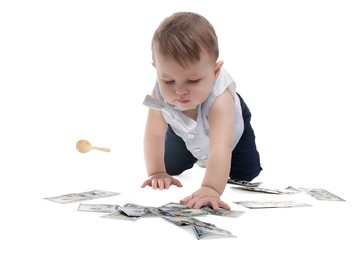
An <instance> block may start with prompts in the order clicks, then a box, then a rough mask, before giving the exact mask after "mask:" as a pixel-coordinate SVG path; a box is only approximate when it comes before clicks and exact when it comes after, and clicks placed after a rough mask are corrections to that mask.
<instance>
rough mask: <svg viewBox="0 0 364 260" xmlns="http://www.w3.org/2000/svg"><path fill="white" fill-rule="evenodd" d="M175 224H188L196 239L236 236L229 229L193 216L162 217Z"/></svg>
mask: <svg viewBox="0 0 364 260" xmlns="http://www.w3.org/2000/svg"><path fill="white" fill-rule="evenodd" d="M163 218H164V219H165V220H167V221H170V222H172V223H173V224H175V225H177V226H190V227H191V228H192V229H193V231H194V233H195V235H196V238H197V239H202V238H206V237H212V236H223V237H236V236H234V235H233V234H232V233H231V232H230V231H227V230H224V229H221V228H218V227H216V226H215V225H214V224H210V223H207V222H203V221H201V220H198V219H196V218H193V217H163Z"/></svg>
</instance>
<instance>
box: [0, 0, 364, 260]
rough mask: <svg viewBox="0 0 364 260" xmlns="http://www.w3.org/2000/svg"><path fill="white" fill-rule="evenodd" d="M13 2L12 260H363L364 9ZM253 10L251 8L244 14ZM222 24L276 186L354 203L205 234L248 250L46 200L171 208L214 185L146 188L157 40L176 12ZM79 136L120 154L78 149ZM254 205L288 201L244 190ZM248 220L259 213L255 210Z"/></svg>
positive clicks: (7, 139)
mask: <svg viewBox="0 0 364 260" xmlns="http://www.w3.org/2000/svg"><path fill="white" fill-rule="evenodd" d="M237 3H238V2H237V1H224V2H223V3H222V2H221V1H206V2H205V1H201V2H199V3H196V1H162V0H158V1H133V2H130V3H125V2H122V1H120V2H119V1H110V2H109V1H107V2H105V1H102V2H97V1H80V0H73V1H62V2H58V1H57V2H56V1H38V0H36V1H2V2H1V3H0V37H1V40H0V71H1V72H0V73H1V74H0V122H1V126H0V145H1V149H0V158H1V159H0V185H1V189H0V195H1V196H0V205H1V207H0V208H1V221H0V231H1V232H0V238H1V241H2V242H1V244H2V246H1V250H0V256H1V259H26V258H30V259H100V258H105V259H107V258H126V257H133V258H134V257H135V258H138V259H139V258H148V259H157V258H158V259H159V258H173V259H186V258H190V259H198V258H202V257H204V258H206V259H208V258H210V259H219V258H239V259H240V258H244V257H246V258H248V257H249V258H252V259H267V258H270V259H309V258H312V259H319V258H322V259H331V258H337V259H343V258H345V259H363V258H364V253H363V250H362V241H363V232H364V230H363V229H364V228H363V221H362V220H363V219H364V218H363V217H364V216H363V203H362V198H363V192H362V179H363V178H362V175H363V172H364V167H363V163H362V157H363V147H364V138H363V134H362V133H363V132H364V126H363V122H362V121H363V120H362V118H363V111H364V105H363V102H362V97H363V95H362V88H363V86H364V78H363V71H364V64H363V60H364V50H363V48H362V46H364V36H363V34H362V33H361V32H363V29H364V28H363V24H364V20H363V15H362V13H363V11H364V9H363V6H362V4H361V3H360V1H345V2H344V1H321V0H316V1H305V2H302V3H298V2H297V1H296V2H293V1H253V2H252V1H249V2H248V1H243V2H242V3H240V2H239V5H238V4H237ZM240 4H241V5H240ZM184 10H188V11H196V12H200V13H201V14H204V15H205V16H206V17H207V18H208V19H209V20H210V21H211V23H212V24H214V26H215V28H216V31H217V33H218V35H219V39H220V53H221V59H223V60H224V61H225V65H224V66H225V68H226V69H227V70H229V71H230V72H231V74H232V75H233V77H234V78H235V80H236V82H237V89H238V92H239V93H240V94H242V96H243V97H244V99H245V101H246V102H247V103H248V105H249V107H250V109H251V111H252V114H253V118H252V124H253V127H254V129H255V133H256V136H257V139H256V141H257V145H258V149H259V151H260V154H261V159H262V166H263V168H264V170H263V171H262V174H261V175H260V176H259V177H258V179H257V180H260V181H263V183H264V184H265V185H267V186H269V187H273V188H285V187H287V186H289V185H292V186H298V187H307V188H323V189H327V190H328V191H330V192H332V193H334V194H336V195H338V196H340V197H342V198H344V199H345V200H346V201H345V202H332V201H329V202H328V201H326V202H322V201H316V200H314V199H312V198H311V197H308V196H302V195H300V196H298V197H297V199H300V200H303V201H305V202H308V203H311V204H312V205H313V206H312V207H308V208H288V209H262V210H247V212H246V214H244V215H242V216H240V217H239V218H236V219H230V218H223V217H213V216H207V217H204V219H202V218H200V219H201V220H203V221H206V222H210V223H213V224H216V225H217V226H218V227H221V228H223V229H226V230H229V231H231V232H232V233H233V234H234V235H236V238H219V239H203V240H197V239H196V238H195V235H194V234H193V233H192V231H190V230H189V229H183V228H180V227H177V226H174V225H172V224H170V223H167V222H166V221H164V220H163V219H141V220H138V221H136V222H126V221H120V220H110V219H104V218H100V217H99V216H100V214H98V213H86V212H78V211H77V207H78V203H75V204H65V205H63V204H57V203H53V202H50V201H47V200H44V199H43V198H44V197H48V196H56V195H62V194H67V193H75V192H84V191H89V190H94V189H103V190H109V191H114V192H120V195H119V196H116V197H110V198H104V199H97V200H94V201H92V203H111V204H118V205H122V204H124V203H127V202H131V203H137V204H141V205H149V206H161V205H163V204H165V203H168V202H172V201H173V202H177V201H178V200H179V199H181V198H183V197H185V196H186V195H189V194H190V193H191V192H192V191H194V190H195V189H196V188H197V187H198V186H199V184H200V181H201V178H202V177H203V169H201V168H197V167H196V168H193V169H191V170H190V171H187V172H186V173H184V174H182V175H181V176H179V177H178V178H180V180H181V181H182V182H183V184H184V187H183V188H176V187H172V188H171V189H170V190H165V191H154V190H152V189H150V188H145V189H141V188H140V185H141V183H142V182H143V181H144V179H145V177H146V174H145V170H144V162H143V151H142V140H143V128H144V119H145V116H146V112H147V109H146V108H145V107H143V105H142V101H143V99H144V95H145V94H147V93H149V92H150V90H151V87H152V86H153V83H154V80H155V71H154V69H153V67H152V66H151V64H150V63H151V53H150V39H151V37H152V34H153V32H154V30H155V28H156V26H157V25H158V24H159V22H160V21H161V20H162V19H163V18H164V17H165V16H167V15H169V14H171V13H172V12H174V11H184ZM79 139H88V140H89V141H90V142H91V143H92V144H93V145H94V146H100V147H106V148H110V149H111V152H110V153H105V152H100V151H91V152H89V153H87V154H81V153H79V152H77V150H76V148H75V145H76V142H77V141H78V140H79ZM229 186H230V185H228V187H227V188H226V191H225V193H224V195H223V198H224V200H225V201H226V202H228V203H229V204H230V205H231V206H232V208H233V209H236V210H242V209H244V208H243V207H242V206H239V205H237V204H235V203H234V201H240V200H250V199H252V200H258V199H259V200H261V199H277V198H280V199H283V198H284V199H285V198H286V195H285V196H284V197H277V196H279V195H268V194H258V193H251V192H246V191H245V192H244V191H236V190H233V189H231V188H230V187H229ZM244 210H246V209H244Z"/></svg>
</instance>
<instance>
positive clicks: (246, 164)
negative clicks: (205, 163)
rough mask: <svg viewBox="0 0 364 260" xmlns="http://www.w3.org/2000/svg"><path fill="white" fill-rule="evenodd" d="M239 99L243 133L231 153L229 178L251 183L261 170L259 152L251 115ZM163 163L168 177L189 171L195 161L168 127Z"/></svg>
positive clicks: (181, 141)
mask: <svg viewBox="0 0 364 260" xmlns="http://www.w3.org/2000/svg"><path fill="white" fill-rule="evenodd" d="M238 96H239V98H240V103H241V108H242V111H243V118H244V133H243V135H242V136H241V138H240V140H239V142H238V144H237V145H236V146H235V148H234V150H233V152H232V158H231V168H230V178H231V179H235V180H242V181H251V180H253V179H254V178H255V177H257V176H258V175H259V173H260V172H261V170H262V167H261V165H260V157H259V152H258V151H257V148H256V144H255V134H254V130H253V128H252V126H251V124H250V119H251V113H250V111H249V108H248V106H247V105H246V104H245V102H244V100H243V99H242V98H241V96H240V95H238ZM164 162H165V166H166V170H167V172H168V173H169V174H170V175H178V174H181V173H182V172H184V171H185V170H188V169H191V168H192V167H193V165H194V164H195V163H196V162H197V159H196V158H195V157H194V156H193V155H192V154H191V152H190V151H189V150H188V149H187V147H186V145H185V143H184V141H183V139H182V138H181V137H179V136H178V135H176V133H175V132H174V131H173V129H172V127H170V126H169V125H168V128H167V133H166V140H165V154H164Z"/></svg>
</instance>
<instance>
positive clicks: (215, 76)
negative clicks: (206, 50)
mask: <svg viewBox="0 0 364 260" xmlns="http://www.w3.org/2000/svg"><path fill="white" fill-rule="evenodd" d="M223 64H224V62H223V61H222V60H220V61H218V62H216V66H215V70H214V78H215V80H216V79H217V77H218V76H219V74H220V71H221V68H222V65H223Z"/></svg>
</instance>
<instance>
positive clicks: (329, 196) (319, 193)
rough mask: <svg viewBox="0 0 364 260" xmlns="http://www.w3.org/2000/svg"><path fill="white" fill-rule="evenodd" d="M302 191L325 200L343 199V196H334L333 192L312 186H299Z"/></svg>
mask: <svg viewBox="0 0 364 260" xmlns="http://www.w3.org/2000/svg"><path fill="white" fill-rule="evenodd" d="M299 189H300V190H302V191H304V192H305V193H306V194H308V195H310V196H312V197H314V198H315V199H317V200H326V201H345V200H344V199H343V198H340V197H339V196H336V195H335V194H333V193H331V192H329V191H327V190H325V189H316V188H315V189H313V188H299Z"/></svg>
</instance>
